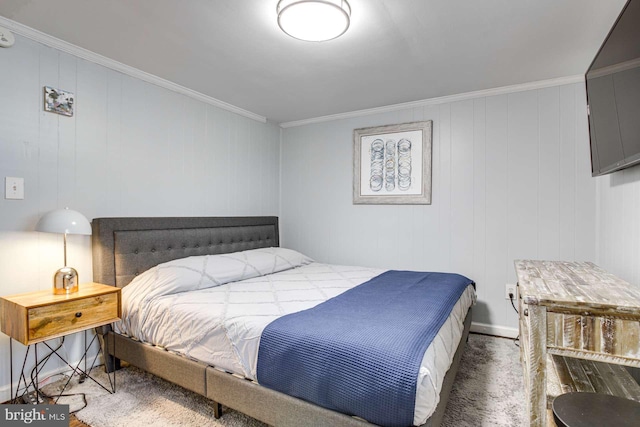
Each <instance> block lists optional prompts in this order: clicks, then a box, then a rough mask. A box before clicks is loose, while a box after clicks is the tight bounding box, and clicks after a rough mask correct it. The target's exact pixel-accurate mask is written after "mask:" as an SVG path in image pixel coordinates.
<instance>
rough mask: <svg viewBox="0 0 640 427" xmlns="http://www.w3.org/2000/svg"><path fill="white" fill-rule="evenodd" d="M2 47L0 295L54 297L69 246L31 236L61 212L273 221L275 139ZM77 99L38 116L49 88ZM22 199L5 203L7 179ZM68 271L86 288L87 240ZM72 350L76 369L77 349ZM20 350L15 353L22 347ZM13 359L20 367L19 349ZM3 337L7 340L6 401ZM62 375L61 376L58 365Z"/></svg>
mask: <svg viewBox="0 0 640 427" xmlns="http://www.w3.org/2000/svg"><path fill="white" fill-rule="evenodd" d="M16 39H17V40H16V44H15V45H14V46H13V47H12V48H10V49H0V65H1V66H0V179H1V180H2V186H3V187H2V188H3V190H2V192H3V194H2V196H1V197H0V277H2V281H0V293H2V294H3V295H8V294H14V293H18V292H26V291H31V290H37V289H47V288H49V287H50V286H51V283H52V276H53V273H54V272H55V271H56V269H58V268H59V267H61V266H62V263H63V256H62V237H61V236H58V235H55V234H47V233H36V232H35V231H33V229H34V227H35V224H36V222H37V221H38V219H39V217H40V215H41V214H43V213H44V212H47V211H49V210H51V209H56V208H62V207H65V206H68V207H70V208H71V209H75V210H78V211H80V212H82V213H83V214H84V215H85V216H86V217H87V218H89V219H91V218H95V217H105V216H172V215H176V216H189V215H212V216H213V215H220V216H223V215H278V214H279V198H280V195H279V174H280V164H279V162H280V129H279V127H278V126H277V125H275V124H273V123H267V124H262V123H259V122H256V121H254V120H251V119H248V118H245V117H241V116H238V115H236V114H233V113H230V112H228V111H224V110H221V109H218V108H216V107H213V106H210V105H207V104H204V103H202V102H200V101H197V100H194V99H191V98H188V97H186V96H184V95H180V94H177V93H174V92H171V91H169V90H166V89H163V88H160V87H157V86H154V85H152V84H149V83H146V82H143V81H141V80H137V79H135V78H132V77H129V76H125V75H123V74H121V73H118V72H116V71H113V70H110V69H107V68H105V67H102V66H99V65H96V64H93V63H91V62H88V61H85V60H82V59H78V58H76V57H74V56H72V55H68V54H65V53H63V52H60V51H58V50H56V49H52V48H48V47H45V46H43V45H41V44H39V43H37V42H34V41H31V40H29V39H26V38H23V37H20V36H17V37H16ZM45 85H47V86H53V87H56V88H60V89H63V90H67V91H70V92H73V93H74V94H75V98H76V102H75V108H76V111H75V115H74V117H71V118H70V117H64V116H59V115H56V114H52V113H46V112H44V111H43V106H42V105H43V95H42V92H43V86H45ZM5 176H17V177H23V178H24V179H25V199H24V200H5V199H4V177H5ZM68 260H69V264H70V265H71V266H73V267H75V268H76V269H77V270H78V272H79V275H80V281H81V282H83V281H84V282H90V281H91V271H92V269H91V246H90V238H89V237H88V236H69V248H68ZM76 344H78V345H79V344H80V341H79V340H78V342H77V343H76V342H75V341H74V340H73V339H71V340H68V346H67V351H68V352H69V353H71V354H70V357H71V359H73V352H74V351H75V350H76V348H75V347H78V345H76ZM16 347H20V346H19V345H18V346H14V349H16ZM16 354H17V356H18V357H21V354H22V353H20V352H19V351H17V353H16ZM8 366H9V357H8V338H7V337H6V336H4V335H3V336H0V394H2V393H4V394H2V395H0V401H5V400H7V396H8V382H9V379H8V378H9V375H8V373H9V367H8ZM54 367H55V366H54Z"/></svg>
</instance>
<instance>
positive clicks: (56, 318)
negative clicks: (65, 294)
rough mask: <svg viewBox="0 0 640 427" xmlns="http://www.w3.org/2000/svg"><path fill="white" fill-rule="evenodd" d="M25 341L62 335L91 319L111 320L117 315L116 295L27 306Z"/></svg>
mask: <svg viewBox="0 0 640 427" xmlns="http://www.w3.org/2000/svg"><path fill="white" fill-rule="evenodd" d="M28 316H29V341H33V340H37V339H39V338H45V337H51V336H56V335H66V334H68V333H70V332H73V331H75V330H77V329H78V328H81V329H85V328H88V327H90V326H91V325H93V324H95V323H101V324H102V323H105V322H111V321H112V319H114V318H117V317H118V296H117V295H116V294H115V293H112V294H107V295H101V296H97V297H92V298H84V299H80V300H75V301H67V302H63V303H59V304H55V305H48V306H44V307H36V308H32V309H29V310H28Z"/></svg>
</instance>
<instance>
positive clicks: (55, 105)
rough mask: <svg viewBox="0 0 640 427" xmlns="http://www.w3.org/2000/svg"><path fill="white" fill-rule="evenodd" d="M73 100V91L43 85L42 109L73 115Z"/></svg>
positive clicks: (68, 115)
mask: <svg viewBox="0 0 640 427" xmlns="http://www.w3.org/2000/svg"><path fill="white" fill-rule="evenodd" d="M74 102H75V96H74V95H73V93H71V92H67V91H64V90H60V89H56V88H53V87H50V86H45V87H44V111H48V112H50V113H55V114H61V115H63V116H67V117H73V105H74Z"/></svg>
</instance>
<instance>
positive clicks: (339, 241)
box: [281, 84, 640, 332]
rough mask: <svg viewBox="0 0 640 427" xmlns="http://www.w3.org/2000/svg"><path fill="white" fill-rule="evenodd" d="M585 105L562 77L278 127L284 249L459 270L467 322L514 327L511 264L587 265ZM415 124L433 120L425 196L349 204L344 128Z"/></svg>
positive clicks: (590, 229) (589, 188)
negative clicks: (412, 201)
mask: <svg viewBox="0 0 640 427" xmlns="http://www.w3.org/2000/svg"><path fill="white" fill-rule="evenodd" d="M585 111H586V99H585V91H584V87H583V85H582V84H571V85H564V86H560V87H551V88H545V89H538V90H530V91H525V92H518V93H511V94H507V95H499V96H491V97H479V98H476V99H471V100H466V101H460V102H453V103H444V104H439V105H430V106H425V107H421V108H415V109H408V110H404V111H399V112H389V113H386V114H379V115H370V116H363V117H359V118H350V119H343V120H334V121H330V122H325V123H317V124H310V125H306V126H301V127H293V128H288V129H285V130H284V131H283V140H282V184H281V198H282V205H281V217H282V232H281V234H282V241H283V244H284V245H286V246H288V247H291V248H294V249H298V250H300V251H302V252H304V253H306V254H307V255H309V256H311V257H313V258H315V259H316V260H319V261H323V262H331V263H337V264H355V265H369V266H381V267H388V268H394V269H419V270H435V271H451V272H458V273H461V274H464V275H467V276H468V277H470V278H473V279H474V280H475V281H476V282H477V285H478V286H477V290H478V297H479V304H478V306H477V309H476V311H475V313H474V320H475V321H476V322H479V323H484V324H490V325H492V326H493V330H494V331H495V332H501V330H500V329H501V328H507V329H508V328H516V327H517V316H516V314H515V312H514V311H513V309H512V308H511V305H510V304H509V302H508V301H507V300H505V299H504V289H505V284H506V283H515V280H516V278H515V272H514V268H513V260H514V259H518V258H534V259H550V260H560V259H562V260H587V261H593V260H595V200H596V184H595V180H593V179H592V178H591V169H590V157H589V141H588V127H587V117H586V114H585ZM417 120H433V125H434V128H433V147H434V148H433V203H432V204H431V205H430V206H402V205H396V206H383V205H376V206H374V205H353V204H352V150H353V148H352V132H353V129H355V128H360V127H367V126H378V125H386V124H393V123H403V122H410V121H417ZM636 207H640V204H638V205H636ZM510 331H511V332H514V330H513V329H511V330H510ZM502 332H504V331H502Z"/></svg>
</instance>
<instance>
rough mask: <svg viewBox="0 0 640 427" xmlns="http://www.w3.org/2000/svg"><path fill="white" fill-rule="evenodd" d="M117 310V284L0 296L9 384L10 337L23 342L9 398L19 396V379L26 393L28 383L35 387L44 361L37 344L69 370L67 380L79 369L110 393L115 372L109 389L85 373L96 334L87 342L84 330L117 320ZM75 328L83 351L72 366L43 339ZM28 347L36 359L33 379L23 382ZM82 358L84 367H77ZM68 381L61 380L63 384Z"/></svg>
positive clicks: (119, 298) (25, 378)
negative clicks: (81, 338) (18, 370)
mask: <svg viewBox="0 0 640 427" xmlns="http://www.w3.org/2000/svg"><path fill="white" fill-rule="evenodd" d="M121 313H122V308H121V297H120V288H116V287H114V286H107V285H103V284H100V283H84V284H81V285H80V290H79V291H78V292H74V293H72V294H67V295H55V294H54V293H53V292H52V291H51V290H50V289H47V290H44V291H36V292H27V293H23V294H16V295H10V296H5V297H0V316H1V319H2V328H1V330H2V332H4V333H5V334H7V335H9V336H10V337H11V340H10V341H9V343H10V349H9V352H10V358H11V362H10V368H9V369H11V373H10V376H11V387H13V346H12V343H13V340H16V341H18V342H20V343H22V344H23V345H25V346H27V352H26V354H25V357H24V362H23V364H22V372H21V374H20V377H19V379H18V384H17V386H16V391H15V394H13V393H12V399H11V400H12V402H15V401H17V399H18V397H20V396H18V393H19V391H20V385H21V384H22V382H23V381H24V389H25V393H24V394H26V393H28V391H29V387H32V386H33V387H34V389H36V390H37V389H38V386H39V384H38V373H39V372H40V371H41V370H42V368H43V367H44V364H45V363H46V361H45V362H44V363H43V361H42V360H41V361H39V360H38V344H42V345H45V346H46V347H47V348H48V349H49V350H50V351H51V353H50V355H49V357H50V356H51V355H53V354H55V355H56V356H57V357H58V358H60V360H62V361H63V362H64V363H66V364H67V366H69V367H70V368H71V369H72V370H73V373H72V375H71V376H70V377H69V381H70V380H71V378H72V377H73V374H75V373H80V374H81V375H82V376H83V378H84V377H86V378H89V379H91V380H93V381H94V382H95V383H96V384H98V385H100V386H101V387H102V388H104V389H105V390H107V391H109V392H110V393H112V392H115V372H114V378H113V381H112V380H111V377H109V383H110V385H111V390H109V389H107V388H106V387H105V386H104V385H102V384H100V383H99V382H98V381H96V380H95V379H93V378H92V377H91V376H90V375H89V374H88V373H89V372H90V371H91V368H92V367H93V366H91V368H89V369H88V370H87V352H88V350H89V348H90V347H91V345H92V344H93V342H94V341H95V339H96V336H97V335H94V336H93V338H92V339H91V341H90V342H89V343H87V331H88V330H89V329H91V328H96V327H99V326H103V325H106V324H109V323H112V322H115V321H117V320H119V319H120V316H121ZM76 332H84V354H83V355H82V357H81V358H80V360H79V361H78V363H77V365H76V366H75V367H74V366H71V364H70V363H69V362H68V361H67V360H65V359H64V358H63V357H62V356H61V355H60V354H59V353H58V351H57V350H58V348H55V347H51V346H50V345H49V344H48V343H47V342H46V341H47V340H51V339H53V338H60V337H65V336H67V335H70V334H73V333H76ZM63 339H64V338H63ZM107 345H108V343H107V342H106V341H105V346H107ZM31 348H33V350H34V353H35V360H36V370H35V379H34V378H32V379H31V382H27V377H26V376H25V366H26V361H27V358H28V357H29V351H30V350H31ZM101 351H102V354H103V357H104V355H105V348H104V346H101ZM43 360H44V359H43ZM95 361H96V359H94V363H95ZM83 362H84V370H83V369H81V368H80V365H81V364H82V363H83ZM40 363H42V366H39V365H40ZM69 381H67V384H65V388H66V386H67V385H68V384H69ZM63 392H64V389H63V391H61V392H60V395H62V393H63ZM36 402H37V400H36Z"/></svg>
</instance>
